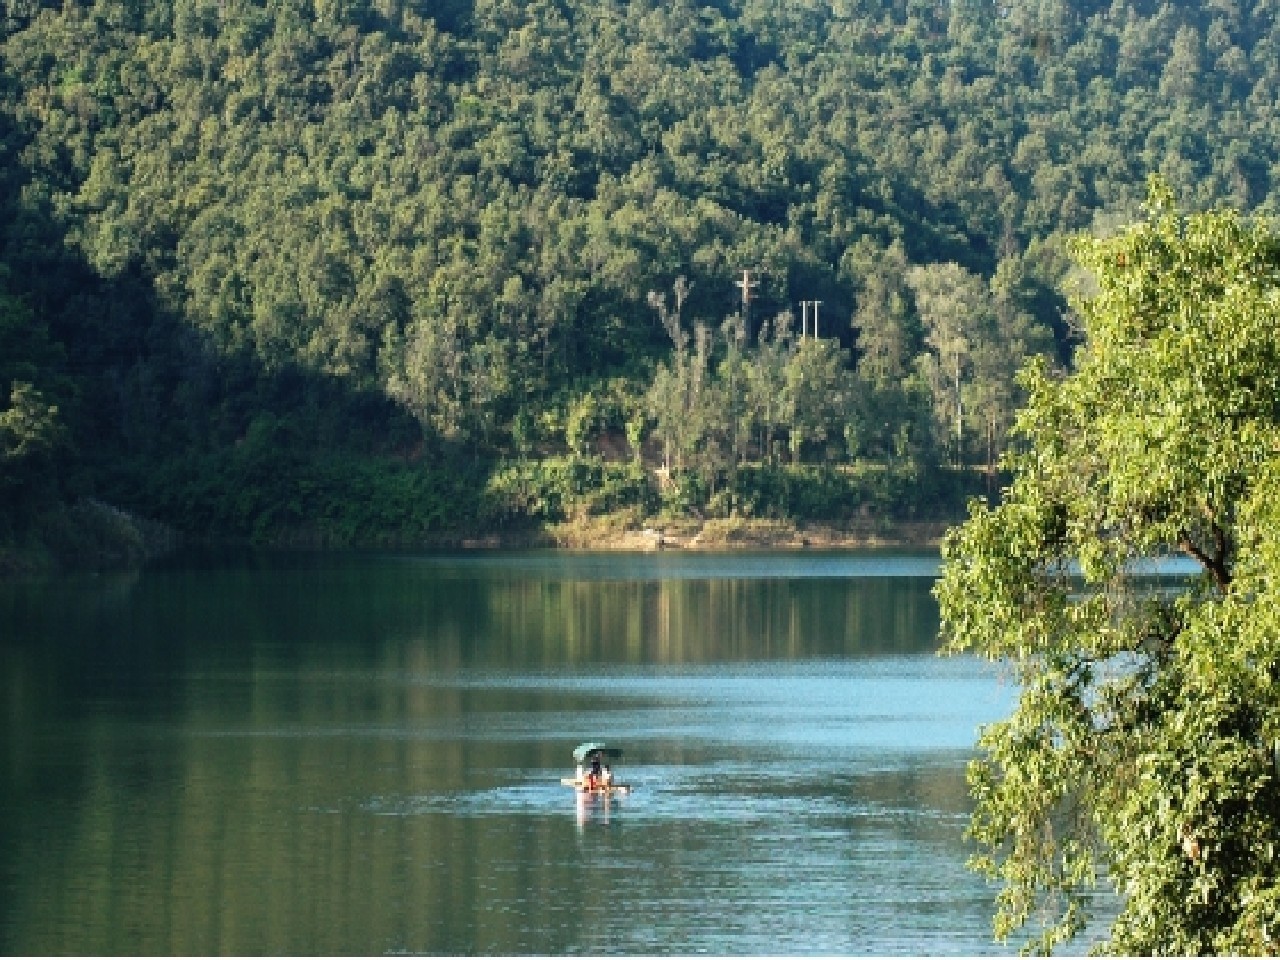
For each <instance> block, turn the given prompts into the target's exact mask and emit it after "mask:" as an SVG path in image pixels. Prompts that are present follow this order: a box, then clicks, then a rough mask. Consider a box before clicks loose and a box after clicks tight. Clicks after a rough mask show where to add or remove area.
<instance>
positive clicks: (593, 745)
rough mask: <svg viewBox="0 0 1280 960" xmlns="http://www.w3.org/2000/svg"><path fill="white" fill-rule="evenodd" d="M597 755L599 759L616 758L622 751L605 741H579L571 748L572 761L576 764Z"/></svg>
mask: <svg viewBox="0 0 1280 960" xmlns="http://www.w3.org/2000/svg"><path fill="white" fill-rule="evenodd" d="M595 756H599V757H600V759H601V760H617V759H618V758H619V757H621V756H622V751H621V750H619V749H618V748H617V747H611V746H609V745H608V744H607V743H597V742H596V741H592V742H590V743H580V744H578V745H577V746H576V747H574V748H573V762H574V763H577V764H582V763H586V762H587V759H588V758H592V757H595Z"/></svg>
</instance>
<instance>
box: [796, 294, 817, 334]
mask: <svg viewBox="0 0 1280 960" xmlns="http://www.w3.org/2000/svg"><path fill="white" fill-rule="evenodd" d="M820 303H822V301H821V300H801V301H800V339H801V340H803V339H804V338H805V337H807V336H808V335H809V308H810V307H813V339H815V340H817V339H818V304H820Z"/></svg>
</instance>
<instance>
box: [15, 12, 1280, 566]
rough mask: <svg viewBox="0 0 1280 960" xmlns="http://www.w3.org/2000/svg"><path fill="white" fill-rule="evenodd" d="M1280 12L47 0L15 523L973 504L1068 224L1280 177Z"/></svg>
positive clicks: (33, 48) (20, 99)
mask: <svg viewBox="0 0 1280 960" xmlns="http://www.w3.org/2000/svg"><path fill="white" fill-rule="evenodd" d="M1278 12H1280V2H1277V0H1254V2H1253V3H1250V4H1244V3H1241V2H1237V0H1208V2H1200V0H1197V2H1190V0H1185V2H1162V3H1159V2H1147V0H1134V2H1124V0H1115V2H1112V3H1103V2H1091V0H1077V2H1070V3H1068V2H1064V0H1007V2H985V0H952V2H938V0H931V2H922V0H827V2H816V0H715V2H712V3H706V4H697V3H691V2H685V0H663V2H651V0H594V2H592V3H586V2H582V0H532V2H515V0H438V2H425V0H424V2H404V0H145V2H144V0H97V2H92V3H90V2H80V0H65V2H64V0H58V2H56V3H55V2H49V3H45V2H41V0H9V2H8V3H7V4H6V5H5V11H4V12H3V13H2V14H0V17H3V19H2V20H0V498H2V500H0V543H3V544H9V545H13V546H14V547H15V548H21V547H22V546H23V545H24V544H32V543H44V544H49V543H58V542H60V541H66V542H73V541H75V540H76V538H77V537H83V536H84V530H83V524H81V525H80V526H79V527H77V526H76V524H74V523H72V522H71V521H70V520H68V516H69V512H68V510H67V507H68V505H79V506H78V507H77V508H76V509H79V510H80V511H81V513H82V514H83V513H85V511H86V510H87V508H86V507H85V505H86V504H95V505H97V507H96V508H95V510H96V512H94V513H93V515H94V516H95V517H97V520H96V521H95V522H96V523H98V524H99V525H100V524H102V523H108V524H109V523H110V522H111V521H112V517H114V516H115V514H114V512H113V509H114V507H119V508H123V509H124V510H127V511H130V513H131V514H135V515H137V516H143V517H148V518H152V519H154V520H156V521H160V522H162V523H164V524H167V525H169V526H170V527H172V528H174V529H176V530H178V531H181V532H182V533H184V534H186V535H188V536H191V537H195V538H214V539H252V540H256V541H259V542H266V543H285V542H299V543H301V542H306V543H319V544H359V543H364V544H376V543H425V542H447V541H448V539H449V538H451V537H457V536H461V535H472V534H476V533H484V532H492V531H497V530H525V529H530V528H536V527H538V526H539V525H545V524H548V523H563V522H566V521H571V520H573V519H574V518H583V517H590V516H606V515H607V516H614V517H618V518H621V519H620V521H619V522H620V523H622V524H623V525H630V526H639V525H643V524H651V523H655V522H659V523H660V522H661V521H662V520H663V519H674V518H679V517H690V516H692V517H697V518H739V517H740V518H752V517H755V518H773V519H778V520H784V521H787V522H794V523H797V524H801V525H803V524H807V523H814V524H817V523H821V524H827V525H830V526H834V527H837V528H849V527H851V526H857V525H858V524H863V525H866V524H871V525H872V526H876V525H879V527H881V528H887V527H888V526H892V525H893V524H895V523H902V522H907V521H911V520H913V519H937V518H940V517H943V518H944V517H946V516H948V515H954V514H955V512H956V511H957V508H958V506H959V504H960V501H962V500H963V497H964V495H965V493H966V492H967V491H972V490H979V489H987V487H988V486H989V484H990V482H991V477H992V475H993V472H994V470H995V469H996V464H997V462H998V459H999V456H1000V454H1001V452H1002V451H1003V449H1004V447H1005V444H1006V434H1007V431H1008V428H1009V426H1010V424H1011V422H1012V418H1013V415H1014V412H1015V410H1016V409H1017V407H1018V405H1019V404H1020V403H1021V401H1022V394H1021V389H1020V387H1019V385H1018V382H1017V380H1016V379H1015V373H1016V371H1017V370H1018V369H1019V367H1020V366H1021V365H1022V364H1023V362H1024V361H1025V360H1026V359H1027V358H1028V357H1030V356H1032V355H1036V354H1044V355H1047V356H1048V357H1050V358H1051V361H1052V362H1053V363H1057V364H1064V365H1065V364H1069V363H1070V356H1071V350H1072V329H1073V327H1072V322H1071V317H1070V316H1069V314H1068V311H1067V308H1066V300H1065V298H1064V294H1063V291H1064V290H1065V289H1066V287H1067V285H1068V283H1069V281H1070V280H1071V275H1070V270H1069V267H1068V264H1067V261H1066V258H1065V256H1064V254H1063V245H1062V242H1061V241H1062V238H1063V237H1064V236H1067V235H1069V234H1071V233H1073V232H1077V231H1095V232H1101V233H1105V232H1107V231H1108V230H1109V229H1112V228H1113V225H1115V224H1117V223H1121V222H1125V221H1128V220H1132V219H1134V218H1135V217H1136V216H1138V215H1139V213H1140V208H1139V204H1140V202H1141V200H1142V198H1143V197H1144V196H1145V192H1146V180H1147V178H1148V176H1150V175H1152V174H1159V175H1161V176H1162V177H1163V178H1164V179H1165V181H1166V182H1168V183H1169V184H1170V185H1171V187H1172V188H1173V190H1174V192H1175V193H1176V195H1177V196H1178V198H1179V199H1180V201H1181V202H1182V203H1183V204H1184V205H1186V206H1187V207H1188V208H1191V209H1197V208H1204V207H1207V206H1210V205H1213V204H1224V203H1225V204H1228V205H1232V206H1235V207H1238V208H1240V209H1242V210H1248V211H1252V212H1257V211H1264V212H1265V211H1274V210H1275V209H1276V208H1277V205H1278V202H1280V176H1278V175H1280V165H1278V161H1280V24H1278V22H1277V14H1278ZM106 504H111V505H113V507H112V508H107V507H106V506H105V505H106ZM86 515H87V514H86ZM120 516H121V517H123V514H121V515H120ZM70 552H74V546H72V547H71V549H70Z"/></svg>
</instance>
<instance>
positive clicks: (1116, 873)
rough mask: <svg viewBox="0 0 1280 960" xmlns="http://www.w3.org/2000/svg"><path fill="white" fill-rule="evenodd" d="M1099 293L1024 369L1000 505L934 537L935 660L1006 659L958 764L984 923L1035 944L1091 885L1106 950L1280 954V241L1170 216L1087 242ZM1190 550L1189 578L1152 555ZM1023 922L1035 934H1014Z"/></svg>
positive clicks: (1068, 916) (1059, 925)
mask: <svg viewBox="0 0 1280 960" xmlns="http://www.w3.org/2000/svg"><path fill="white" fill-rule="evenodd" d="M1075 254H1076V257H1077V260H1078V263H1079V264H1080V266H1081V267H1083V268H1085V270H1086V271H1087V272H1088V273H1089V274H1090V276H1091V278H1092V281H1093V282H1095V283H1096V287H1093V288H1091V289H1089V290H1088V291H1087V292H1085V293H1084V294H1083V295H1082V296H1081V297H1080V298H1079V300H1078V301H1077V304H1076V306H1077V309H1078V311H1079V314H1080V317H1081V320H1082V322H1083V327H1084V333H1085V337H1086V339H1085V343H1084V345H1083V347H1082V348H1081V349H1080V351H1079V352H1078V354H1077V357H1076V360H1075V364H1074V369H1073V371H1072V372H1071V373H1070V374H1069V375H1067V376H1055V375H1053V374H1052V373H1051V372H1050V371H1049V370H1048V369H1047V368H1046V367H1045V366H1044V365H1043V364H1039V365H1033V367H1032V368H1031V370H1030V371H1029V374H1028V376H1027V385H1028V387H1029V389H1030V394H1031V399H1030V402H1029V404H1028V406H1027V408H1026V410H1025V411H1024V412H1023V413H1022V414H1021V416H1020V417H1019V420H1018V422H1017V425H1016V434H1017V436H1018V437H1019V439H1020V440H1021V441H1022V444H1023V445H1022V447H1021V448H1020V449H1019V451H1018V452H1017V453H1015V454H1013V455H1011V456H1010V458H1009V466H1010V467H1011V468H1012V470H1013V473H1014V479H1013V482H1012V484H1011V485H1010V486H1009V488H1008V489H1007V490H1006V492H1005V496H1004V498H1003V501H1002V502H1001V504H1000V505H999V506H997V507H994V508H993V507H988V506H986V505H983V504H975V506H974V507H973V509H972V511H971V516H970V518H969V520H968V522H967V523H966V524H964V525H963V526H962V527H960V528H958V529H956V530H955V531H953V532H952V534H951V535H950V536H949V537H948V539H947V542H946V544H945V548H944V566H943V575H942V578H941V580H940V582H939V584H938V587H937V594H938V597H939V600H940V602H941V610H942V620H943V630H944V633H945V635H946V637H947V639H948V642H949V649H950V650H951V651H974V652H977V653H979V654H981V655H984V656H986V657H990V658H992V659H998V660H1001V661H1006V662H1008V663H1010V664H1012V667H1013V669H1014V671H1015V673H1016V677H1017V680H1018V681H1019V683H1020V685H1021V696H1020V700H1019V702H1018V705H1017V708H1016V710H1015V711H1014V713H1013V715H1012V716H1011V717H1009V718H1008V719H1007V720H1004V721H1002V722H1000V723H996V724H994V725H992V726H991V727H989V728H987V729H986V730H985V731H984V733H983V736H982V739H981V749H982V754H981V757H980V759H978V760H976V761H975V762H974V765H973V767H972V769H971V786H972V791H973V794H974V797H975V799H976V802H977V807H976V811H975V813H974V816H973V820H972V826H971V832H972V835H973V837H974V838H975V839H976V840H977V841H978V843H979V844H980V845H981V847H982V849H983V852H982V853H981V854H980V855H979V856H978V857H976V858H975V866H976V867H977V868H979V869H980V870H982V871H983V872H985V873H986V874H988V875H989V876H990V877H992V878H993V879H996V880H999V881H1000V882H1001V883H1002V884H1003V889H1002V891H1001V893H1000V894H999V897H998V912H997V917H996V923H995V926H996V932H997V935H999V936H1001V937H1002V938H1003V937H1005V936H1007V935H1009V934H1010V933H1012V932H1014V931H1016V930H1018V929H1020V928H1024V927H1028V926H1029V927H1031V928H1033V929H1034V930H1035V934H1039V936H1038V939H1036V940H1033V941H1032V942H1031V944H1030V946H1031V947H1032V948H1036V949H1042V950H1046V951H1047V950H1052V948H1053V947H1054V946H1055V945H1056V944H1059V943H1061V942H1063V941H1064V940H1066V939H1069V938H1070V937H1071V936H1073V935H1074V934H1076V933H1078V932H1079V931H1080V929H1081V928H1082V925H1083V923H1084V922H1085V920H1086V919H1087V914H1086V907H1087V904H1088V892H1089V891H1090V889H1091V888H1093V887H1094V886H1095V884H1096V883H1097V882H1098V881H1099V879H1100V878H1102V877H1103V876H1105V877H1106V878H1107V879H1109V880H1110V881H1111V882H1112V883H1113V884H1114V885H1115V888H1116V890H1117V891H1118V893H1119V896H1120V909H1119V913H1118V916H1117V917H1116V919H1115V921H1114V924H1113V926H1112V928H1111V938H1110V941H1109V942H1108V943H1107V944H1105V947H1104V949H1105V950H1106V952H1109V953H1119V954H1148V953H1161V954H1203V953H1215V954H1222V953H1246V954H1255V955H1256V954H1274V953H1276V952H1277V951H1278V950H1280V772H1278V770H1277V765H1278V764H1280V345H1278V344H1277V337H1276V330H1277V321H1280V237H1277V235H1276V234H1275V233H1274V232H1272V230H1271V229H1270V228H1269V227H1268V226H1266V225H1265V224H1263V223H1262V222H1257V221H1251V220H1248V219H1246V218H1244V217H1242V216H1240V215H1238V214H1236V213H1231V212H1214V213H1205V214H1195V215H1188V214H1184V213H1181V212H1179V211H1178V210H1177V209H1175V207H1174V205H1173V201H1172V198H1171V195H1170V193H1169V192H1168V191H1167V189H1166V188H1164V187H1163V186H1162V185H1161V184H1160V183H1159V182H1155V183H1153V185H1152V188H1151V193H1150V198H1149V201H1148V211H1147V218H1146V219H1145V220H1144V221H1143V222H1141V223H1139V224H1137V225H1135V226H1132V227H1129V228H1127V229H1125V230H1123V231H1122V232H1120V233H1118V234H1117V235H1116V236H1114V237H1112V238H1110V239H1106V240H1081V241H1079V242H1078V244H1077V245H1076V247H1075ZM1177 556H1181V557H1184V558H1188V559H1189V560H1190V561H1192V562H1193V563H1194V565H1195V568H1196V569H1197V570H1198V575H1197V576H1194V577H1190V578H1172V579H1171V578H1169V577H1167V576H1166V577H1163V578H1161V577H1157V576H1155V575H1154V572H1153V570H1152V568H1151V567H1150V566H1145V567H1144V563H1146V562H1149V561H1150V560H1151V559H1152V558H1171V557H1177ZM1033 935H1034V934H1033Z"/></svg>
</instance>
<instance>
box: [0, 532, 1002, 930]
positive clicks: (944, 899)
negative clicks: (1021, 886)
mask: <svg viewBox="0 0 1280 960" xmlns="http://www.w3.org/2000/svg"><path fill="white" fill-rule="evenodd" d="M936 569H937V558H936V556H933V555H908V554H895V553H857V554H849V553H845V554H822V553H797V554H781V555H779V554H770V555H750V554H734V555H705V554H697V555H681V554H656V555H622V556H618V555H599V554H572V553H525V554H473V555H467V556H425V557H422V556H388V555H364V556H319V557H315V556H306V555H302V556H285V557H280V556H274V557H262V556H247V557H246V556H239V557H235V558H225V557H224V558H204V559H192V558H188V559H186V560H185V561H183V562H182V563H175V564H172V565H169V566H166V567H162V568H157V569H152V570H148V571H146V572H144V573H142V574H139V575H135V576H130V577H125V578H105V577H104V578H83V579H72V580H60V581H56V582H45V583H40V584H8V585H0V630H2V631H3V633H2V634H0V693H2V694H3V708H2V709H3V711H4V712H3V714H2V716H3V726H2V727H0V951H2V952H4V953H7V954H15V953H16V954H65V953H74V954H119V953H128V954H157V953H158V954H261V953H290V954H351V953H358V954H379V953H398V952H413V953H428V954H527V953H544V954H575V953H591V954H602V953H603V954H628V953H647V954H655V953H657V954H665V953H679V954H696V953H704V952H705V953H712V954H752V953H842V954H861V953H871V954H973V953H989V952H994V951H995V950H996V946H995V945H994V944H993V943H992V942H991V938H990V934H989V929H990V927H989V916H990V911H991V897H992V891H991V890H990V889H989V888H987V887H986V886H985V885H984V884H983V883H982V882H981V881H980V880H978V879H977V878H975V877H974V876H972V875H971V874H969V873H968V872H967V871H966V870H965V869H964V866H963V862H964V859H965V856H966V852H967V848H966V846H965V844H964V842H963V839H962V833H963V830H964V826H965V823H966V817H967V811H968V802H967V799H966V795H965V785H964V772H963V770H964V763H965V760H966V758H967V755H968V752H969V750H970V748H971V747H972V744H973V742H974V738H975V730H976V728H977V727H978V726H979V725H980V724H982V723H984V722H987V721H990V720H992V719H995V718H997V717H999V716H1001V715H1002V714H1004V713H1005V712H1007V710H1008V709H1009V707H1010V704H1011V700H1012V691H1011V689H1010V688H1009V686H1008V685H1007V684H1005V683H1002V682H1001V680H1000V679H999V678H998V677H997V676H995V675H994V674H993V673H992V672H991V671H990V669H989V668H987V667H984V666H982V665H979V664H978V663H976V662H975V661H972V660H968V659H943V658H939V657H937V656H935V654H934V650H935V647H936V641H935V632H936V629H937V611H936V607H935V605H934V603H933V601H932V599H931V597H930V595H929V588H930V586H931V583H932V578H933V576H934V575H935V573H936ZM586 739H604V740H608V741H610V742H611V743H612V742H616V743H617V744H618V745H619V746H621V747H623V748H624V749H625V751H626V757H625V763H624V764H622V765H620V766H619V768H618V773H619V774H620V775H621V778H622V779H626V780H628V781H630V782H631V783H632V784H634V786H635V792H634V793H633V794H632V795H630V796H627V797H625V798H622V799H620V800H617V801H613V802H608V803H605V802H600V801H587V802H580V801H578V800H577V799H575V797H574V795H573V794H572V792H571V791H569V790H567V789H566V788H564V787H561V786H560V785H559V778H560V777H561V776H563V775H566V774H568V773H571V772H572V771H571V769H570V767H571V760H570V757H569V754H570V751H571V750H572V748H573V747H574V745H576V744H577V743H578V742H580V741H582V740H586Z"/></svg>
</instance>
